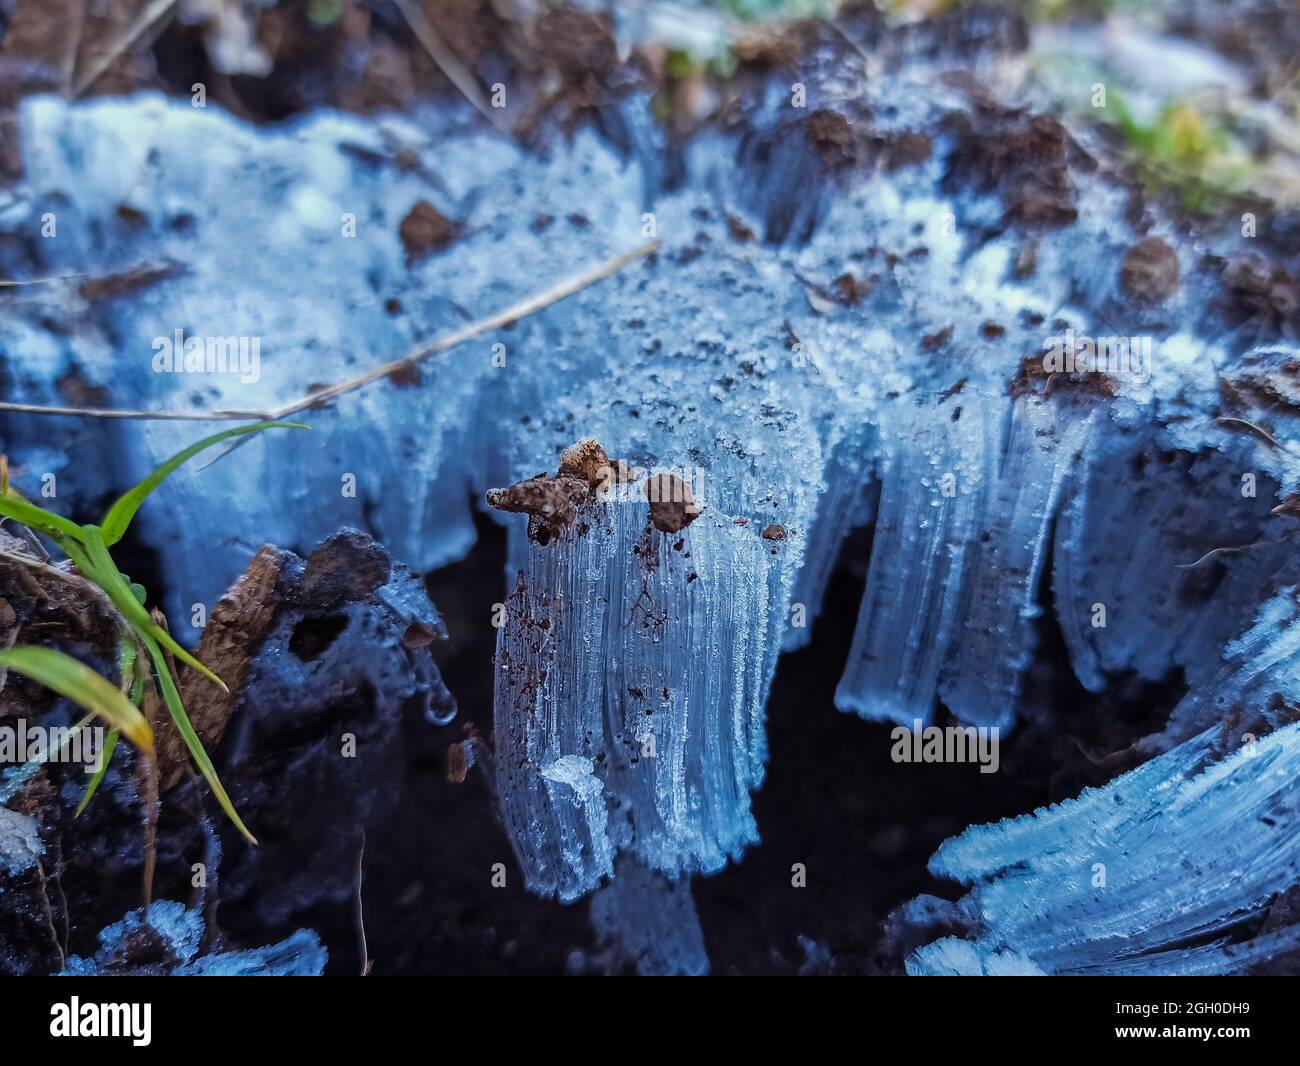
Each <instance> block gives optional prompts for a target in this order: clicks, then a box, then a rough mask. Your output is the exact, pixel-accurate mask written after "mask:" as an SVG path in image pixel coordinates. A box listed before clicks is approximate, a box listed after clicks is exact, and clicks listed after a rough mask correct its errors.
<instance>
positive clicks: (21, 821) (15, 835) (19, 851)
mask: <svg viewBox="0 0 1300 1066" xmlns="http://www.w3.org/2000/svg"><path fill="white" fill-rule="evenodd" d="M44 851H45V848H44V846H43V845H42V844H41V838H40V834H39V833H38V832H37V825H36V823H35V822H34V821H32V819H30V818H28V817H27V816H26V815H24V814H19V813H18V812H17V811H10V810H6V809H5V808H3V807H0V876H4V877H16V876H18V875H19V874H21V873H26V872H27V871H28V870H30V869H31V868H32V867H33V866H35V865H36V860H37V859H39V858H40V857H41V855H42V854H43V853H44ZM0 891H3V890H2V889H0Z"/></svg>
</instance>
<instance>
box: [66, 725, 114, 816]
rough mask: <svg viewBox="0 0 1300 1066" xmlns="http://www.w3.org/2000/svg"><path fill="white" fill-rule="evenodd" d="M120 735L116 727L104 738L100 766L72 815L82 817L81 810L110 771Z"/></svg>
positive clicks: (88, 802)
mask: <svg viewBox="0 0 1300 1066" xmlns="http://www.w3.org/2000/svg"><path fill="white" fill-rule="evenodd" d="M119 736H121V734H120V733H119V732H118V731H117V730H116V729H110V730H109V731H108V736H107V737H105V738H104V750H103V751H102V752H101V753H100V756H99V768H98V769H97V770H96V771H95V776H94V777H92V778H91V779H90V784H88V785H87V786H86V794H85V795H84V796H82V797H81V802H80V803H78V804H77V810H76V812H75V813H74V814H73V815H72V817H74V818H80V817H81V812H82V811H84V810H85V809H86V807H87V806H88V805H89V804H90V797H91V796H93V795H94V794H95V790H96V789H98V788H99V783H100V782H101V781H102V780H104V774H105V773H107V771H108V764H109V761H110V760H111V759H112V758H113V752H115V751H117V738H118V737H119Z"/></svg>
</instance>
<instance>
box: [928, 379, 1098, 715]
mask: <svg viewBox="0 0 1300 1066" xmlns="http://www.w3.org/2000/svg"><path fill="white" fill-rule="evenodd" d="M1099 416H1100V412H1099V410H1098V409H1097V408H1096V407H1095V406H1094V407H1091V408H1089V407H1085V406H1083V405H1082V404H1076V403H1071V402H1069V401H1067V400H1060V401H1057V400H1049V399H1044V398H1042V397H1040V396H1037V395H1022V396H1019V397H1017V398H1016V399H1015V400H1014V401H1013V403H1012V408H1011V424H1010V429H1009V432H1008V434H1007V443H1006V449H1005V454H1004V456H1003V459H1002V464H1001V469H1000V470H999V472H998V479H997V483H996V485H995V486H993V488H992V490H991V491H990V493H989V499H988V509H987V515H986V518H985V521H984V522H983V524H982V526H981V532H980V536H979V543H978V546H977V547H976V549H975V551H974V553H973V558H972V559H971V562H970V565H969V567H968V570H969V576H968V579H967V581H966V584H965V596H966V602H967V606H966V609H965V619H964V621H963V622H962V624H961V626H960V628H959V629H958V631H957V635H956V638H955V641H954V646H953V649H952V654H950V655H949V656H948V658H947V661H946V663H945V665H944V668H943V673H942V677H941V680H940V685H939V694H940V696H941V698H942V699H943V701H944V703H945V704H947V706H948V707H949V709H950V710H951V711H952V712H953V714H954V715H956V716H957V717H958V718H960V719H961V720H962V721H964V722H970V723H973V724H977V725H989V726H997V727H999V728H1003V729H1005V728H1008V727H1009V726H1011V724H1012V723H1013V721H1014V720H1015V706H1016V702H1017V699H1018V697H1019V695H1020V681H1021V675H1022V674H1023V672H1024V670H1025V669H1026V667H1028V665H1029V663H1030V661H1031V659H1032V658H1033V652H1034V646H1035V644H1036V634H1035V631H1034V623H1035V619H1036V618H1037V617H1038V616H1039V615H1040V614H1041V613H1042V608H1041V607H1040V605H1039V603H1038V585H1039V578H1040V576H1041V574H1042V569H1043V563H1044V561H1045V559H1046V557H1047V547H1048V539H1049V536H1050V531H1051V528H1052V520H1053V518H1054V516H1055V514H1056V509H1057V506H1058V503H1059V501H1060V498H1061V493H1062V490H1063V488H1064V486H1065V484H1066V482H1067V481H1068V479H1069V478H1070V475H1071V472H1072V470H1074V469H1075V467H1076V464H1080V463H1082V462H1084V461H1086V457H1085V450H1086V441H1087V438H1088V436H1089V431H1090V428H1091V426H1092V425H1093V424H1094V422H1095V420H1096V419H1097V418H1098V417H1099Z"/></svg>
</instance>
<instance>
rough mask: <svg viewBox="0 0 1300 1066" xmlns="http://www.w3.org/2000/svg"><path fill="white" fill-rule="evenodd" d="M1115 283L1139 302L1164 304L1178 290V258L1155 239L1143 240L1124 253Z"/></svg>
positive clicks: (1165, 245) (1167, 246)
mask: <svg viewBox="0 0 1300 1066" xmlns="http://www.w3.org/2000/svg"><path fill="white" fill-rule="evenodd" d="M1119 284H1120V288H1121V289H1123V290H1124V294H1125V295H1126V296H1128V297H1129V298H1130V299H1132V300H1136V301H1138V302H1139V303H1147V304H1158V303H1164V302H1165V301H1166V300H1168V299H1169V298H1170V297H1171V296H1173V295H1174V294H1175V293H1176V292H1177V291H1178V284H1179V273H1178V256H1177V255H1176V254H1175V253H1174V250H1173V249H1172V248H1170V247H1169V245H1167V244H1166V243H1165V242H1164V241H1162V240H1161V239H1160V238H1159V237H1146V238H1144V239H1142V240H1140V241H1138V242H1137V244H1135V245H1133V247H1132V248H1130V249H1129V250H1128V254H1127V255H1126V256H1125V257H1124V263H1123V265H1122V266H1121V267H1120V269H1119Z"/></svg>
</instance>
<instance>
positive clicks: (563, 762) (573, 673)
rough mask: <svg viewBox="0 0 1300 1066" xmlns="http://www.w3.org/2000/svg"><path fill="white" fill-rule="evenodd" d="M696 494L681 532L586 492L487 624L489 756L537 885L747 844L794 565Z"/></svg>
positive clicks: (593, 878)
mask: <svg viewBox="0 0 1300 1066" xmlns="http://www.w3.org/2000/svg"><path fill="white" fill-rule="evenodd" d="M707 500H708V498H707V496H706V497H705V500H704V501H702V502H703V505H704V507H705V510H704V513H703V514H701V515H700V517H699V518H697V519H696V520H695V521H694V522H693V523H691V525H689V526H688V527H687V528H686V529H684V530H682V531H680V532H677V533H665V532H660V531H659V530H657V529H656V528H654V527H653V526H652V525H651V524H650V522H649V519H648V512H649V505H648V504H647V503H646V502H645V501H644V498H643V499H642V500H640V501H637V500H624V501H616V502H611V503H600V502H593V503H592V504H590V505H588V506H587V507H586V508H584V509H583V510H582V511H580V512H579V517H578V519H577V521H576V522H575V523H574V525H573V526H572V527H570V530H569V531H567V532H566V533H565V535H564V536H563V538H562V539H561V540H560V541H559V542H552V543H550V544H546V545H540V544H533V543H530V544H529V545H528V547H527V549H526V552H527V568H526V569H525V570H524V571H523V572H522V573H521V575H520V577H519V579H518V583H517V585H516V587H515V590H514V593H513V594H512V595H511V597H510V599H509V601H508V602H507V605H506V606H507V619H508V622H507V625H506V626H505V627H503V628H502V630H501V631H500V635H499V637H498V645H497V656H496V658H497V679H496V740H497V762H496V765H497V781H498V790H499V793H500V795H501V802H502V809H503V813H504V816H505V819H506V824H507V827H508V828H509V830H510V835H511V839H512V840H513V841H514V843H515V847H516V851H517V853H518V855H519V858H520V862H521V865H522V866H523V869H524V873H525V877H526V879H527V881H528V884H529V887H530V888H532V889H533V890H534V891H536V892H540V893H543V894H547V895H550V894H556V895H558V896H559V897H560V898H561V899H565V900H569V899H574V898H576V897H578V896H580V895H583V894H585V893H586V892H589V891H591V890H592V889H593V888H595V887H597V885H598V884H599V882H600V878H602V877H604V876H609V875H610V874H612V873H613V860H614V855H615V854H616V852H617V851H618V850H619V849H620V848H621V847H627V848H629V849H630V850H631V851H632V852H633V853H635V854H636V855H637V856H638V857H639V858H640V859H641V860H642V861H643V862H644V863H645V864H646V865H647V866H649V867H650V868H652V869H655V870H661V871H663V872H665V873H667V874H669V875H671V876H674V877H675V876H677V875H679V874H681V873H692V872H708V871H712V870H716V869H719V868H720V867H721V866H722V865H723V864H724V863H725V862H726V861H727V859H728V857H737V856H738V855H739V854H740V851H741V849H742V848H743V847H744V846H745V845H746V844H748V843H750V842H752V841H754V840H755V839H757V832H756V829H755V826H754V820H753V817H752V815H751V814H750V809H749V791H750V789H752V788H755V787H757V785H758V784H759V783H760V781H761V779H762V773H763V765H764V757H765V750H764V746H763V744H764V741H763V724H762V708H763V701H764V698H765V695H766V691H767V687H768V685H769V683H770V681H771V674H772V669H773V666H774V664H775V658H776V649H777V644H778V642H779V639H780V633H781V627H780V618H781V617H782V615H783V611H784V604H785V602H786V601H787V600H788V596H789V586H790V583H791V579H792V577H791V571H792V569H793V568H792V567H791V566H789V565H786V566H784V567H782V566H781V565H780V564H779V562H778V559H779V556H780V555H781V553H782V552H783V551H785V552H789V550H790V549H789V548H788V547H784V546H778V545H781V544H782V542H778V541H772V540H767V539H764V538H763V536H762V535H761V533H760V531H759V529H757V528H755V526H754V524H753V523H749V524H746V525H744V526H741V525H737V524H736V523H735V522H734V521H733V520H732V519H731V518H729V517H728V516H727V515H726V514H724V513H719V511H718V510H716V509H714V508H712V507H710V505H709V503H708V502H707ZM773 586H775V587H773ZM701 652H703V653H704V654H705V655H706V656H707V657H708V659H709V660H710V662H711V669H709V670H700V669H698V659H697V658H696V656H698V655H699V654H700V653H701Z"/></svg>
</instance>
